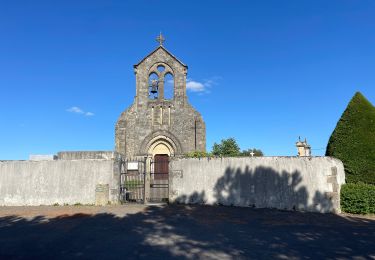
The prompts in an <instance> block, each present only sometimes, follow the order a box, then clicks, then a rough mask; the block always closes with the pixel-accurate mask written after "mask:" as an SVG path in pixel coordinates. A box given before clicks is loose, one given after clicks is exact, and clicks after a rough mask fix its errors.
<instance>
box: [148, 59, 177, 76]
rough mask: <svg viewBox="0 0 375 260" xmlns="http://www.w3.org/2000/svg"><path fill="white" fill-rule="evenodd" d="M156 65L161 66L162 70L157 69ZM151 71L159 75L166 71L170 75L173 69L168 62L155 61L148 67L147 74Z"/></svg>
mask: <svg viewBox="0 0 375 260" xmlns="http://www.w3.org/2000/svg"><path fill="white" fill-rule="evenodd" d="M158 66H163V67H164V70H163V71H159V70H158ZM153 72H154V73H156V74H158V76H159V77H160V76H162V75H164V74H166V73H171V74H172V75H174V69H173V68H172V67H171V66H170V65H169V64H167V63H165V62H155V63H154V64H152V65H151V66H150V68H149V69H148V74H149V75H150V74H151V73H153Z"/></svg>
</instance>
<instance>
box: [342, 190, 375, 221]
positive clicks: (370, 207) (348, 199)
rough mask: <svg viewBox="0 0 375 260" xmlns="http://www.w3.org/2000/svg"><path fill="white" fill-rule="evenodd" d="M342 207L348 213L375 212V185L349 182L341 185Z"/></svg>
mask: <svg viewBox="0 0 375 260" xmlns="http://www.w3.org/2000/svg"><path fill="white" fill-rule="evenodd" d="M341 209H342V211H344V212H347V213H355V214H368V213H375V185H371V184H364V183H348V184H344V185H342V186H341Z"/></svg>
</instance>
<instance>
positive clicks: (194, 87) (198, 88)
mask: <svg viewBox="0 0 375 260" xmlns="http://www.w3.org/2000/svg"><path fill="white" fill-rule="evenodd" d="M218 80H220V77H213V78H211V79H206V80H204V81H202V82H199V81H195V80H192V79H187V80H186V89H187V90H189V91H192V92H198V93H201V94H202V93H210V90H209V89H210V88H211V87H212V86H215V85H217V84H218Z"/></svg>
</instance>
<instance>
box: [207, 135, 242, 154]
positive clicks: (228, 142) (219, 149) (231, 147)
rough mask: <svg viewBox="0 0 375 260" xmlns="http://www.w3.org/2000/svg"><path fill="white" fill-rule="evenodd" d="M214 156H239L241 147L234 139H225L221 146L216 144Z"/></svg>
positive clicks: (213, 148)
mask: <svg viewBox="0 0 375 260" xmlns="http://www.w3.org/2000/svg"><path fill="white" fill-rule="evenodd" d="M212 154H213V155H215V156H239V155H240V147H239V146H238V144H237V141H236V140H235V139H234V138H228V139H223V140H221V142H220V144H217V143H214V145H213V147H212Z"/></svg>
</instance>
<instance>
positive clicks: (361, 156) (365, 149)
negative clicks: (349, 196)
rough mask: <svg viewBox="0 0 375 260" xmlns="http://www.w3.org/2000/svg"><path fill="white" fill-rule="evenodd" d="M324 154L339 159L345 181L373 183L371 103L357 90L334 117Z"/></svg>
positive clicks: (374, 118)
mask: <svg viewBox="0 0 375 260" xmlns="http://www.w3.org/2000/svg"><path fill="white" fill-rule="evenodd" d="M326 155H327V156H333V157H336V158H338V159H340V160H341V161H342V162H343V164H344V167H345V173H346V182H348V183H349V182H351V183H357V182H364V183H369V184H375V107H374V106H373V105H372V104H371V103H370V102H369V101H368V100H367V99H366V98H365V97H364V96H363V95H362V94H361V93H359V92H357V93H356V94H355V95H354V97H353V98H352V99H351V101H350V102H349V104H348V106H347V108H346V109H345V111H344V113H343V114H342V116H341V118H340V120H339V121H338V123H337V125H336V128H335V130H334V131H333V133H332V135H331V137H330V139H329V142H328V145H327V151H326Z"/></svg>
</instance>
